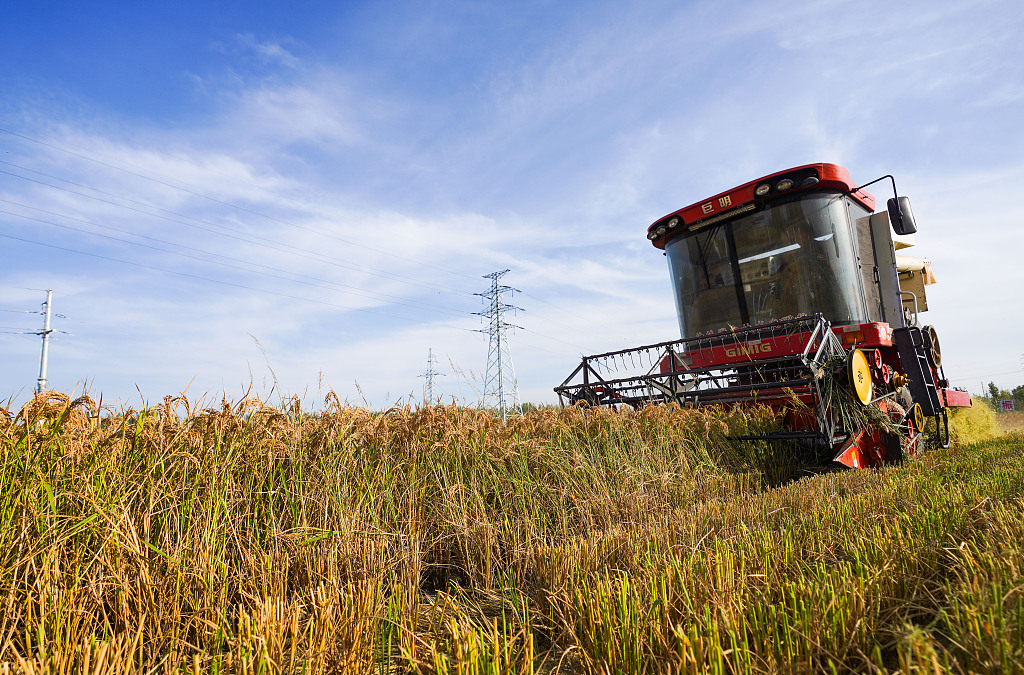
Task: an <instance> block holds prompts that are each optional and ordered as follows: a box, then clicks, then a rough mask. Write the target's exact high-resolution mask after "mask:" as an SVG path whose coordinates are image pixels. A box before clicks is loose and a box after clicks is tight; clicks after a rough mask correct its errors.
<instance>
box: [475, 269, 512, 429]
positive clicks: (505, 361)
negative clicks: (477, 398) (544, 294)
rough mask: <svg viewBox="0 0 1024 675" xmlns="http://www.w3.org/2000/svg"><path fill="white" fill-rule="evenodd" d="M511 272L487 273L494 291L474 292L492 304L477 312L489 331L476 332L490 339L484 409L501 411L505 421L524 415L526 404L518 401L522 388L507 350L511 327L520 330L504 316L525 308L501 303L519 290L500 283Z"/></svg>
mask: <svg viewBox="0 0 1024 675" xmlns="http://www.w3.org/2000/svg"><path fill="white" fill-rule="evenodd" d="M508 272H509V270H502V271H501V272H491V273H490V274H485V275H484V279H490V280H491V289H490V290H489V291H487V292H486V293H475V294H474V295H479V296H480V297H482V298H484V299H485V300H487V301H488V302H489V306H488V308H487V309H486V310H484V311H482V312H474V314H476V315H478V316H482V317H484V318H486V319H487V320H488V326H487V328H486V329H482V330H479V331H477V332H478V333H487V335H488V336H489V338H490V340H489V343H488V347H487V372H486V375H485V376H484V393H483V399H482V401H481V406H482V407H484V408H486V409H490V410H497V411H500V414H501V419H503V420H504V419H506V418H507V416H508V414H509V413H511V414H513V415H522V414H523V405H522V402H521V401H520V400H519V385H518V384H517V383H516V369H515V366H514V365H513V364H512V352H511V351H509V347H508V336H507V334H506V330H507V329H508V328H520V327H519V326H514V325H512V324H510V323H507V322H506V321H505V319H504V314H505V312H506V311H508V310H519V311H522V308H520V307H515V306H513V305H509V304H506V303H504V302H502V295H503V294H504V293H513V292H515V291H516V290H518V289H515V288H512V287H511V286H502V285H501V284H499V283H498V282H499V280H500V279H501V277H503V276H505V274H507V273H508Z"/></svg>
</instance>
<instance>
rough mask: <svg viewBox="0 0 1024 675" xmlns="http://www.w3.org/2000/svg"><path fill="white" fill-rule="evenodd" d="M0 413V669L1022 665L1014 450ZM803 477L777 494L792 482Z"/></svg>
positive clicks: (248, 406) (764, 415) (993, 669)
mask: <svg viewBox="0 0 1024 675" xmlns="http://www.w3.org/2000/svg"><path fill="white" fill-rule="evenodd" d="M99 413H100V411H99V410H98V409H97V405H96V404H95V403H94V402H93V401H92V400H90V399H89V398H87V397H82V398H79V399H76V400H70V399H69V397H67V396H65V395H62V394H55V393H49V394H47V395H44V396H40V397H37V398H36V399H34V400H33V401H32V402H31V403H30V404H28V405H27V406H25V407H24V408H23V409H21V410H20V411H12V410H7V409H2V408H0V673H72V672H73V673H104V674H115V673H139V674H142V673H267V674H270V673H311V674H312V673H376V674H379V675H385V674H387V673H443V674H459V675H470V674H473V675H477V674H481V675H482V674H485V673H524V674H525V673H607V674H614V673H622V674H627V673H629V674H633V673H636V674H640V673H645V674H661V673H664V674H669V673H672V674H677V673H777V672H786V673H843V672H846V673H850V672H857V673H872V672H873V673H882V672H891V673H895V672H901V673H911V672H929V673H932V672H935V673H937V672H962V673H969V672H971V673H973V672H985V673H1013V672H1022V671H1024V598H1022V594H1024V574H1022V570H1024V552H1022V543H1021V542H1024V499H1022V497H1024V487H1022V485H1024V482H1022V477H1024V458H1022V456H1021V450H1022V448H1024V436H1021V435H1019V434H1017V435H1008V436H1001V437H998V438H996V439H994V440H989V441H983V442H978V443H974V444H967V443H964V442H961V443H960V444H959V445H958V446H956V445H955V446H954V447H953V448H951V449H949V450H931V451H929V452H928V453H926V454H924V455H923V456H921V457H919V458H917V459H915V460H913V461H911V462H910V463H908V464H906V465H904V466H901V467H887V468H884V469H879V470H869V471H868V470H865V471H851V472H826V473H818V474H813V475H812V474H806V475H805V474H804V472H803V469H802V467H803V463H802V462H803V458H801V457H800V456H799V455H798V453H794V452H792V451H789V450H786V449H785V448H784V447H771V446H768V445H765V444H762V445H754V444H746V445H744V446H743V447H734V446H733V445H731V444H730V443H729V442H728V441H727V440H726V436H728V435H733V434H742V433H748V432H750V431H752V430H754V429H763V428H770V427H771V426H772V425H773V424H774V420H773V418H772V415H771V413H770V412H769V411H768V410H760V409H753V410H749V409H748V410H747V411H744V412H741V411H729V410H720V409H715V408H707V409H698V410H681V409H676V408H668V407H657V408H656V407H652V408H646V409H643V410H640V411H630V412H613V411H608V410H581V409H566V410H539V411H536V412H532V413H530V414H528V415H526V416H524V417H521V418H511V419H510V420H509V421H508V422H507V423H503V422H502V421H501V420H500V419H497V418H495V417H494V416H492V415H489V414H488V413H486V412H481V411H478V410H473V409H465V408H456V407H453V406H452V407H445V406H438V407H435V408H425V409H410V408H399V409H392V410H388V411H384V412H371V411H368V410H365V409H362V408H356V407H349V406H345V405H341V404H340V403H339V402H338V401H337V399H336V398H331V399H330V400H329V401H328V402H327V405H326V408H325V410H323V411H322V412H317V413H315V414H313V413H310V412H305V411H303V410H302V408H301V406H300V405H299V404H298V402H297V401H293V402H292V403H291V404H289V405H285V406H283V407H271V406H267V405H265V404H264V403H262V402H260V401H257V400H252V399H246V400H243V401H239V402H229V401H224V402H221V403H220V404H218V405H212V406H211V405H209V404H207V403H202V402H200V403H194V402H190V401H188V400H186V399H185V398H184V397H177V398H172V397H167V398H166V399H165V400H164V402H163V403H162V404H160V405H157V406H154V407H151V408H149V409H146V410H127V409H125V410H119V411H106V412H103V414H99ZM794 479H796V480H794Z"/></svg>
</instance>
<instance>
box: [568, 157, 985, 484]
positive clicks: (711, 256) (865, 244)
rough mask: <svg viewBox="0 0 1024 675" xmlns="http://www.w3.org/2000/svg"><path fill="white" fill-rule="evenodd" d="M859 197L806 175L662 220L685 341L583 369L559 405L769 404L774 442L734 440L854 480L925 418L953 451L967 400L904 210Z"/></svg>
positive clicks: (918, 440) (832, 177)
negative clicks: (801, 455) (837, 470)
mask: <svg viewBox="0 0 1024 675" xmlns="http://www.w3.org/2000/svg"><path fill="white" fill-rule="evenodd" d="M886 178H891V177H890V176H887V177H886ZM879 180H882V179H879ZM868 185H870V184H868ZM864 187H865V186H857V185H855V184H854V183H852V182H851V180H850V176H849V173H848V172H847V171H846V169H844V168H843V167H840V166H837V165H834V164H811V165H806V166H801V167H797V168H794V169H789V170H787V171H782V172H779V173H774V174H771V175H769V176H766V177H764V178H761V179H759V180H756V181H752V182H750V183H746V184H744V185H741V186H739V187H737V188H734V189H732V190H729V191H728V192H723V193H720V194H717V195H715V196H713V197H711V198H710V199H707V200H704V201H702V202H698V203H696V204H692V205H690V206H687V207H685V208H682V209H680V210H678V211H675V212H673V213H670V214H668V215H667V216H665V217H663V218H660V219H659V220H657V221H656V222H655V223H654V224H652V225H651V226H650V227H649V228H648V233H647V238H648V239H649V240H650V241H651V243H652V244H653V245H654V246H655V247H656V248H658V249H661V250H663V251H664V252H665V256H666V258H667V260H668V267H669V275H670V278H671V283H672V290H673V294H674V298H675V304H676V311H677V316H678V319H679V330H680V333H681V336H682V337H681V339H678V340H671V341H666V342H660V343H655V344H648V345H644V346H641V347H637V348H633V349H626V350H620V351H616V352H607V353H604V354H596V355H593V356H588V357H584V358H583V361H582V363H581V364H580V365H579V366H578V367H577V368H576V369H575V370H574V371H573V373H572V374H571V375H570V376H569V377H568V378H566V380H565V381H564V382H563V383H562V384H561V385H560V386H558V387H556V388H555V391H556V392H557V393H558V395H559V399H560V401H562V403H563V404H564V403H577V402H582V403H585V404H588V405H607V406H620V405H630V406H634V407H636V406H640V405H644V404H649V403H677V404H680V405H688V406H693V405H708V404H726V405H734V404H740V405H745V404H755V403H756V404H767V405H770V406H772V407H773V408H775V409H776V412H777V413H778V416H779V419H780V420H782V422H783V427H782V429H781V430H779V431H773V432H771V433H766V434H762V435H758V436H744V437H740V440H755V439H773V438H785V439H794V440H797V441H799V442H802V443H805V444H807V445H810V446H812V447H814V448H816V449H818V450H821V451H822V452H825V453H828V454H829V455H830V458H832V459H834V460H835V461H838V462H840V463H842V464H845V465H847V466H850V467H862V466H877V465H879V464H881V463H884V462H896V461H900V460H902V458H903V457H905V456H907V455H911V454H914V453H915V452H916V451H917V450H918V449H919V448H920V447H921V446H922V444H923V439H924V436H923V432H924V422H925V419H926V418H928V417H932V418H934V419H935V426H936V432H935V434H936V437H937V439H938V443H939V444H941V445H948V443H949V423H948V417H947V413H946V408H948V407H950V406H969V405H970V397H969V395H968V394H967V393H966V392H962V391H958V390H955V389H951V388H950V387H949V383H948V381H947V380H946V378H945V375H944V373H943V370H942V362H941V352H940V349H939V341H938V336H937V334H936V331H935V329H934V328H933V327H931V326H925V325H922V320H921V314H922V313H923V312H925V311H927V309H928V303H927V298H926V295H925V286H927V285H930V284H932V283H934V282H935V276H934V273H933V272H932V268H931V263H930V262H929V261H928V260H927V259H925V258H920V257H914V256H908V255H905V254H903V253H897V251H901V252H902V251H903V250H904V249H906V248H909V247H911V246H913V245H914V233H915V232H916V230H917V226H916V223H915V221H914V217H913V213H912V211H911V209H910V202H909V200H907V198H906V197H898V196H896V197H894V198H893V199H890V200H889V202H888V204H887V207H888V208H887V209H886V210H884V211H880V212H878V213H875V200H874V197H872V196H871V195H870V194H869V193H868V192H866V191H865V190H864ZM893 190H894V192H895V181H893Z"/></svg>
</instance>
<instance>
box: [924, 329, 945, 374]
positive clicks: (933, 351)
mask: <svg viewBox="0 0 1024 675" xmlns="http://www.w3.org/2000/svg"><path fill="white" fill-rule="evenodd" d="M924 333H925V335H926V336H927V337H926V339H925V346H926V347H927V348H928V361H929V362H930V363H931V364H932V367H933V368H938V367H939V366H941V365H942V349H940V348H939V334H938V333H936V332H935V326H925V327H924Z"/></svg>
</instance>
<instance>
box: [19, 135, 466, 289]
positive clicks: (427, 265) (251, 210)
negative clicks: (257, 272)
mask: <svg viewBox="0 0 1024 675" xmlns="http://www.w3.org/2000/svg"><path fill="white" fill-rule="evenodd" d="M0 132H4V133H7V134H10V135H12V136H16V137H18V138H22V139H24V140H26V141H29V142H32V143H37V144H39V145H42V146H44V147H48V148H52V149H54V150H58V151H60V152H64V153H67V154H69V155H72V156H74V157H78V158H80V159H84V160H86V161H88V162H94V163H96V164H99V165H100V166H105V167H107V168H110V169H114V170H115V171H122V172H124V173H127V174H129V175H132V176H135V177H137V178H141V179H143V180H147V181H151V182H153V183H156V184H158V185H163V186H165V187H169V188H171V189H173V190H179V191H181V192H184V193H186V194H190V195H193V196H196V197H200V198H202V199H207V200H209V201H211V202H214V203H216V204H221V205H222V206H227V207H229V208H233V209H237V210H239V211H244V212H246V213H251V214H253V215H255V216H259V217H261V218H266V219H267V220H272V221H276V222H278V223H281V224H284V225H288V226H290V227H298V228H300V229H305V230H308V231H310V232H314V233H316V234H320V235H321V236H330V237H332V238H334V239H337V240H338V241H342V242H345V243H348V244H351V245H353V246H358V247H360V248H365V249H367V250H369V251H374V252H376V253H381V254H383V255H387V256H390V257H393V258H397V259H399V260H405V261H406V262H411V263H413V264H416V265H421V266H423V267H428V268H431V269H435V270H438V271H441V272H447V273H449V274H454V275H457V276H461V277H466V278H467V279H472V278H474V277H472V276H471V275H468V274H465V273H464V272H459V271H455V270H449V269H446V268H444V267H439V266H436V265H431V264H429V263H424V262H422V261H419V260H414V259H412V258H406V257H404V256H400V255H396V254H395V253H392V252H390V251H384V250H381V249H376V248H373V247H371V246H366V245H364V244H359V243H357V242H352V241H349V240H346V239H343V238H341V237H334V236H332V235H325V234H324V233H322V232H317V231H316V230H313V229H312V228H307V227H305V226H302V225H297V224H295V223H291V222H289V221H287V220H283V219H281V218H276V217H274V216H270V215H267V214H265V213H261V212H259V211H256V210H253V209H249V208H246V207H244V206H240V205H238V204H233V203H231V202H226V201H223V200H220V199H216V198H215V197H210V196H209V195H205V194H202V193H201V192H196V191H194V190H189V189H188V188H184V187H181V186H180V185H174V184H172V183H168V182H165V181H161V180H157V179H156V178H152V177H151V176H147V175H145V174H142V173H138V172H135V171H131V170H129V169H125V168H123V167H120V166H117V165H115V164H110V163H107V162H102V161H100V160H98V159H95V158H93V157H89V156H88V155H83V154H81V153H77V152H73V151H71V150H67V149H66V148H62V147H60V146H58V145H54V144H52V143H46V142H45V141H41V140H38V139H35V138H32V137H30V136H25V135H24V134H19V133H17V132H15V131H12V130H10V129H4V128H0ZM264 191H265V192H266V190H264ZM321 215H327V214H323V213H321Z"/></svg>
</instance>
